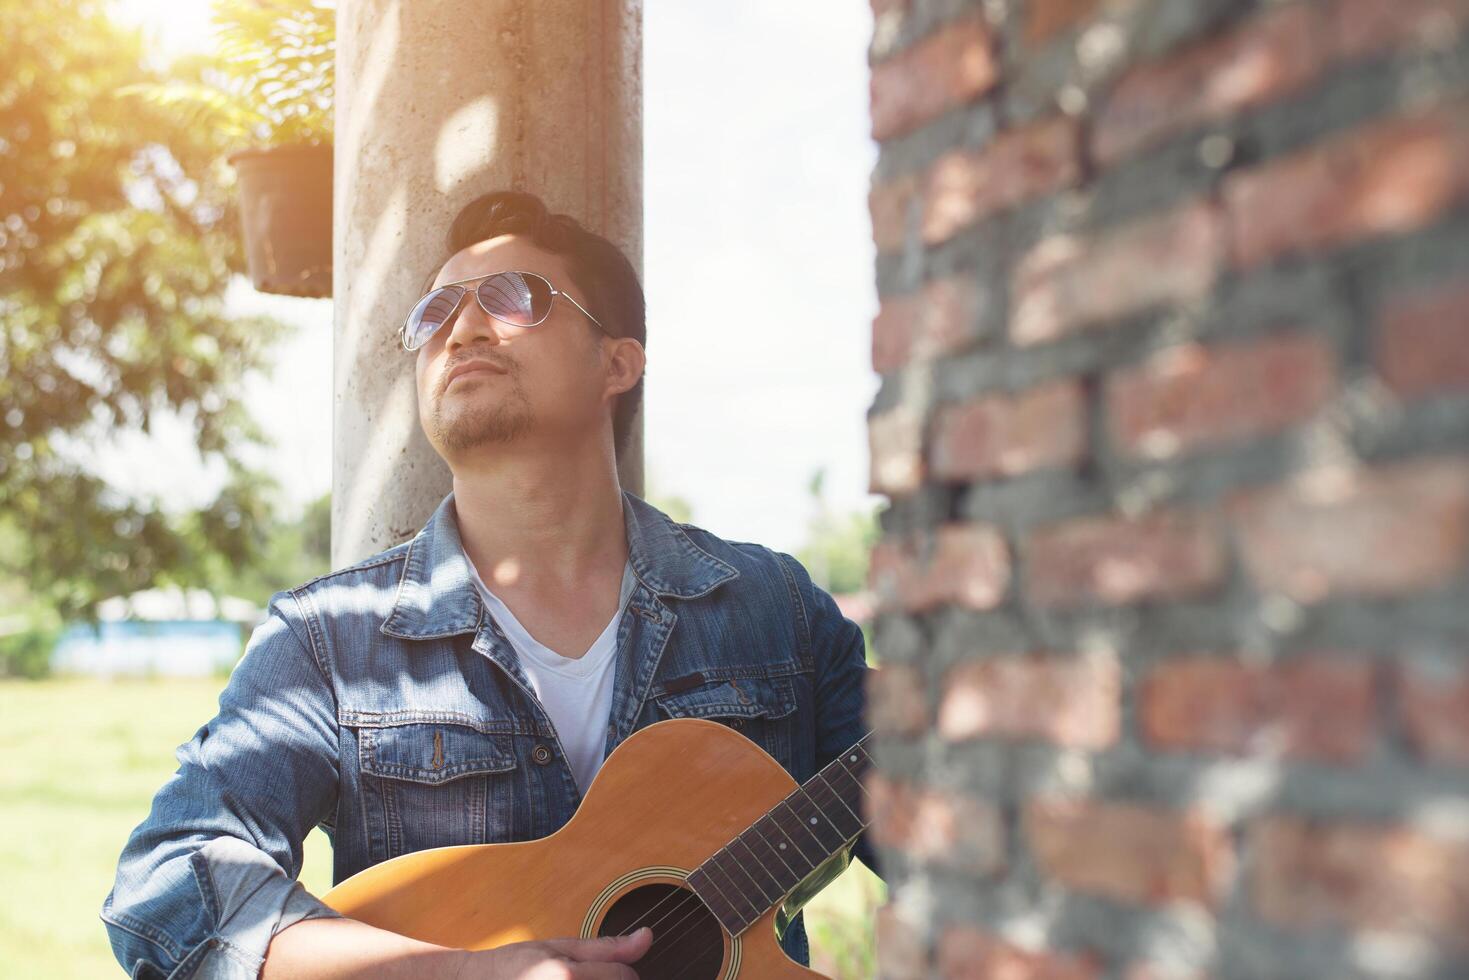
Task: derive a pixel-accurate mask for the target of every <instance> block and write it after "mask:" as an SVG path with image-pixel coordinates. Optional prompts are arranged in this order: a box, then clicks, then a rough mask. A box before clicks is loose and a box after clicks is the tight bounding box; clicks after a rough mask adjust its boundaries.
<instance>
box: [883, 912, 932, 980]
mask: <svg viewBox="0 0 1469 980" xmlns="http://www.w3.org/2000/svg"><path fill="white" fill-rule="evenodd" d="M874 918H875V920H876V921H875V923H874V926H875V928H874V933H875V940H876V942H875V943H874V946H875V949H876V953H877V966H878V970H879V972H880V973H881V975H882V977H883V980H927V977H928V975H929V972H928V971H929V964H930V956H929V951H928V942H927V940H926V939H925V938H924V936H923V934H922V932H921V931H920V928H921V926H920V924H918V923H914V922H912V921H911V920H910V919H909V918H908V917H907V916H905V915H904V914H903V912H902V911H901V910H900V909H899V908H898V907H897V906H895V905H892V904H888V905H881V906H879V907H878V909H877V914H876V915H875V916H874Z"/></svg>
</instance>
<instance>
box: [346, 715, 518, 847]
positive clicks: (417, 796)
mask: <svg viewBox="0 0 1469 980" xmlns="http://www.w3.org/2000/svg"><path fill="white" fill-rule="evenodd" d="M514 738H515V736H513V735H508V734H490V733H486V732H481V731H479V730H477V729H475V728H472V727H469V726H467V725H455V724H447V723H444V722H439V721H433V722H409V723H403V724H393V725H383V726H381V727H373V728H363V729H361V730H360V733H359V742H358V758H359V760H360V763H361V767H362V775H363V779H362V787H363V795H364V800H365V801H366V802H367V804H368V806H367V810H368V821H369V824H372V825H374V826H371V827H370V831H371V836H372V837H373V838H374V839H375V840H376V841H377V842H379V843H380V845H381V847H382V848H383V849H384V852H385V853H384V855H383V856H384V858H390V857H396V856H398V855H400V854H408V853H411V852H413V851H421V850H423V849H425V848H429V847H448V846H451V845H455V844H483V843H487V842H493V841H501V840H508V839H509V835H510V832H511V830H512V827H513V822H514V810H515V770H516V768H517V765H518V763H517V760H516V755H515V746H514ZM374 797H376V799H374Z"/></svg>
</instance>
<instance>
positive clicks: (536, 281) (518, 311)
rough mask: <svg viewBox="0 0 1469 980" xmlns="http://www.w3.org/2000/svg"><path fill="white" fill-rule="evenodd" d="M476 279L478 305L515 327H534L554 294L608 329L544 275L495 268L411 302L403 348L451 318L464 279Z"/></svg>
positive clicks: (461, 294) (414, 347) (460, 299)
mask: <svg viewBox="0 0 1469 980" xmlns="http://www.w3.org/2000/svg"><path fill="white" fill-rule="evenodd" d="M471 282H478V283H479V285H478V286H475V287H474V290H473V292H474V298H475V300H476V301H478V303H479V307H480V309H482V310H484V311H485V312H486V313H488V314H489V315H490V316H492V317H494V318H495V319H496V320H499V321H500V322H502V323H508V324H510V325H511V326H515V327H534V326H536V325H537V324H539V323H541V322H542V321H543V320H545V319H546V317H548V316H550V315H551V303H552V301H554V300H555V299H556V297H557V296H565V297H566V298H567V299H568V300H570V301H571V305H572V306H575V307H576V308H577V309H578V310H581V311H582V313H584V314H586V317H587V319H588V320H591V321H592V322H593V323H595V324H596V325H597V329H599V330H601V331H602V332H603V333H605V334H607V335H608V336H612V334H611V332H610V331H608V329H607V328H606V327H604V326H602V324H601V322H600V321H599V320H598V319H597V318H596V317H594V316H592V315H591V314H590V313H587V311H586V308H585V307H583V306H582V305H581V304H580V303H578V302H577V301H576V300H575V299H574V298H573V297H572V296H571V294H570V293H564V292H562V291H561V290H559V289H557V288H556V287H555V286H553V285H551V283H550V282H549V281H547V279H546V277H545V276H541V275H537V274H536V273H534V272H495V273H491V274H490V275H488V276H475V277H473V278H471V279H460V280H458V281H457V282H446V283H444V285H442V286H439V287H438V288H437V289H431V290H429V291H428V292H427V293H425V294H424V296H423V298H422V299H420V300H419V301H418V303H417V304H415V305H414V307H413V310H412V312H410V313H409V314H408V319H406V320H404V321H403V330H402V337H403V349H404V350H410V351H412V350H418V348H420V347H422V346H423V345H424V344H426V343H428V340H429V338H430V337H432V336H433V335H434V334H435V333H436V332H437V331H438V329H439V328H440V327H442V326H443V325H444V324H446V323H448V322H449V321H450V320H452V319H454V314H455V311H457V310H458V309H459V305H460V303H462V302H463V300H464V294H465V293H467V292H470V290H469V289H468V288H467V287H466V285H465V284H466V283H471Z"/></svg>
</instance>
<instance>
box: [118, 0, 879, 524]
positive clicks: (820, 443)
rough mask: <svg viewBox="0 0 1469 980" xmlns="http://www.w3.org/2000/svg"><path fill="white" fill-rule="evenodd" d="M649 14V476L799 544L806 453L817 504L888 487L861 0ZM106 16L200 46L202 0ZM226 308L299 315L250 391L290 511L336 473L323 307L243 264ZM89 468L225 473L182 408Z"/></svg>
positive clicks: (843, 501)
mask: <svg viewBox="0 0 1469 980" xmlns="http://www.w3.org/2000/svg"><path fill="white" fill-rule="evenodd" d="M643 9H644V14H643V16H644V21H643V30H644V36H643V66H644V92H643V111H644V117H643V126H644V129H643V139H644V198H643V203H644V259H643V275H644V283H643V286H644V291H645V293H646V295H647V305H648V367H647V370H648V380H647V382H646V384H645V392H644V403H645V405H644V408H645V411H644V414H645V430H644V440H645V449H644V452H645V466H646V477H647V484H648V488H649V490H650V491H651V492H652V493H653V494H655V495H658V494H676V495H678V496H680V497H683V498H684V499H686V500H687V501H689V503H690V504H691V505H692V508H693V521H694V523H696V524H698V525H701V526H703V527H706V528H708V529H709V530H711V531H713V532H714V533H716V534H718V535H720V536H722V537H725V538H729V539H732V540H739V541H757V542H760V543H762V544H766V545H768V546H770V547H773V548H777V549H779V550H782V551H792V550H795V549H797V548H799V547H800V546H801V544H802V543H803V542H804V540H805V534H806V528H807V525H808V521H809V519H810V517H811V514H812V512H813V501H812V498H811V494H810V490H809V485H810V482H811V477H812V474H813V473H814V472H815V471H816V470H817V469H824V470H825V471H826V476H825V480H824V492H825V497H826V504H827V506H828V507H829V508H831V509H832V510H835V511H838V512H844V511H849V510H854V509H863V510H870V509H871V508H872V507H873V506H875V505H876V504H877V503H878V502H879V501H880V499H881V498H879V497H876V496H873V495H871V494H869V493H868V492H867V461H868V455H867V452H868V451H867V438H866V411H867V407H868V405H870V404H871V402H872V398H873V396H874V394H875V392H876V390H877V385H878V379H877V377H876V375H875V374H874V373H873V372H872V368H871V362H870V343H871V341H870V337H871V333H870V331H871V322H872V317H873V315H874V313H875V312H876V309H877V297H876V292H875V288H874V285H873V259H874V251H873V246H872V234H871V224H870V221H869V218H868V213H867V188H868V179H869V175H870V174H871V171H872V168H873V165H874V163H875V162H876V159H877V149H876V146H875V144H873V142H872V141H871V139H870V137H869V135H868V131H869V123H868V116H867V92H868V67H867V59H866V50H867V43H868V40H869V38H870V36H871V32H872V14H871V10H870V8H869V6H868V5H867V4H854V3H850V2H849V0H848V2H844V0H807V2H804V3H800V4H791V3H788V2H777V0H746V2H744V3H741V4H740V5H739V6H738V7H737V8H731V7H730V6H729V5H727V4H722V3H715V2H713V0H699V2H673V0H661V2H654V3H650V4H647V5H645V6H644V8H643ZM732 9H737V10H738V16H732V15H731V10H732ZM119 13H120V14H121V15H122V16H123V17H125V18H127V19H130V20H132V21H133V22H134V23H137V24H139V25H141V26H142V27H143V28H144V29H145V30H146V31H148V32H149V33H150V34H152V35H153V36H154V37H155V38H156V41H157V43H158V44H159V45H160V46H161V47H162V48H164V49H173V50H184V49H187V48H189V47H199V46H202V45H204V44H207V42H208V26H209V25H208V4H207V3H198V4H182V5H180V4H176V3H172V2H164V0H125V2H122V3H121V4H120V5H119ZM228 303H229V307H230V308H231V309H232V310H234V311H237V312H239V313H241V314H246V313H269V314H271V315H273V316H276V317H278V318H279V319H281V320H284V321H286V322H288V323H290V324H292V325H293V326H294V327H295V330H294V332H293V335H292V336H291V337H290V338H289V339H288V340H287V341H285V342H284V343H283V344H281V345H280V346H279V347H278V348H277V355H276V362H277V366H276V368H275V370H274V373H273V375H272V376H271V377H269V378H266V377H257V378H252V379H251V381H250V383H249V384H248V386H247V390H246V404H247V406H248V407H249V409H250V411H251V412H252V413H253V414H254V416H255V417H256V418H257V419H258V420H259V421H260V423H261V425H262V426H263V427H264V428H265V430H266V431H267V432H269V433H270V434H271V435H272V438H273V439H274V440H275V445H274V446H273V447H272V448H271V449H270V451H269V452H268V453H266V454H264V455H263V456H262V457H259V458H258V459H257V461H258V462H260V463H262V464H264V465H265V466H267V467H268V468H269V469H270V471H271V472H273V473H275V474H276V475H277V477H278V478H279V479H280V480H281V481H282V484H283V488H284V490H285V493H286V495H287V499H288V500H289V502H290V504H291V505H292V506H301V505H303V504H304V503H305V502H306V501H308V500H311V499H313V498H315V497H317V496H319V495H320V494H322V493H324V492H326V491H327V490H328V489H329V488H330V483H331V406H332V392H331V356H330V352H331V303H330V301H329V300H303V299H292V298H289V297H277V296H268V295H265V294H262V293H257V292H255V291H254V290H253V289H251V288H250V286H249V285H248V283H246V282H245V281H243V280H241V281H238V282H236V283H235V284H234V285H233V286H232V287H231V289H230V291H229V293H228ZM141 458H148V459H150V460H153V461H156V464H157V465H153V464H150V465H148V466H143V467H140V466H139V465H138V461H139V459H141ZM98 469H99V470H100V471H101V472H102V473H104V474H105V475H107V476H108V478H109V479H112V480H114V481H115V482H117V483H118V484H119V485H120V486H123V487H126V488H127V489H129V490H131V491H133V492H138V493H148V494H159V495H161V496H162V497H163V499H164V500H165V501H166V502H167V503H168V504H169V505H171V506H180V507H182V506H190V505H194V504H200V503H203V502H205V501H207V500H208V499H210V497H211V496H212V494H213V492H214V490H215V489H217V486H218V481H219V480H220V479H222V477H223V467H222V466H216V467H214V468H212V469H205V468H202V467H201V466H200V464H199V463H198V461H197V457H196V456H194V454H193V452H192V449H191V444H190V441H189V436H188V432H187V429H186V427H185V426H183V425H182V424H176V425H169V424H164V425H162V426H160V429H159V432H158V434H157V435H156V436H154V437H152V438H145V437H142V436H127V437H124V438H122V439H120V440H118V443H117V445H115V446H114V447H112V448H111V449H109V450H107V451H105V452H104V453H103V454H102V457H101V461H100V462H99V463H98ZM180 473H193V474H194V476H193V478H191V479H180Z"/></svg>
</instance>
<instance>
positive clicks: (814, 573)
mask: <svg viewBox="0 0 1469 980" xmlns="http://www.w3.org/2000/svg"><path fill="white" fill-rule="evenodd" d="M825 482H826V471H825V470H824V469H818V470H816V471H815V472H814V473H812V475H811V482H810V484H809V485H808V487H807V489H808V490H809V492H810V494H811V499H812V510H813V513H812V517H811V520H810V523H809V524H808V525H807V530H806V543H805V544H804V545H802V546H801V548H800V549H798V550H797V551H796V558H797V560H799V561H800V562H801V564H802V565H804V566H806V569H807V571H809V572H810V573H811V580H812V581H813V582H815V583H816V584H817V585H819V586H821V587H822V588H823V589H825V590H826V591H828V592H830V593H832V594H834V595H844V594H847V593H850V592H861V591H862V590H863V589H865V588H866V587H867V566H868V560H869V557H870V556H871V554H872V546H873V545H875V544H876V543H877V539H878V535H879V533H880V529H879V527H878V523H877V511H876V509H875V508H874V509H872V510H858V511H852V512H850V513H846V514H834V513H832V511H831V508H830V506H829V505H828V504H827V502H826V494H825V492H824V485H825Z"/></svg>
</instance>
